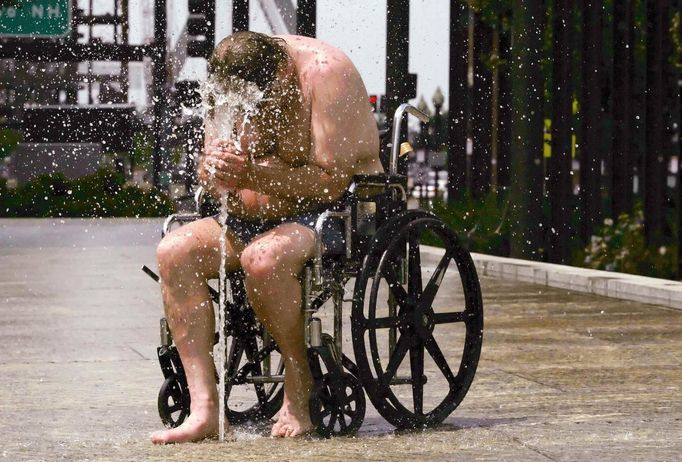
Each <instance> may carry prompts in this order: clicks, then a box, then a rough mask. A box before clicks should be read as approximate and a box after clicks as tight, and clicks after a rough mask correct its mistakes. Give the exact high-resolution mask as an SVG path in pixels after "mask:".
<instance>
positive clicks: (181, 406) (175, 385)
mask: <svg viewBox="0 0 682 462" xmlns="http://www.w3.org/2000/svg"><path fill="white" fill-rule="evenodd" d="M189 404H190V397H189V391H188V390H187V388H186V386H184V385H183V384H182V383H181V381H180V380H178V378H177V376H176V375H175V374H173V375H171V376H169V377H168V378H166V380H164V381H163V384H162V385H161V389H160V390H159V400H158V408H159V417H161V421H162V422H163V424H164V425H165V426H166V427H168V428H175V427H177V426H178V425H180V424H181V423H182V422H184V421H185V419H186V418H187V416H188V415H189Z"/></svg>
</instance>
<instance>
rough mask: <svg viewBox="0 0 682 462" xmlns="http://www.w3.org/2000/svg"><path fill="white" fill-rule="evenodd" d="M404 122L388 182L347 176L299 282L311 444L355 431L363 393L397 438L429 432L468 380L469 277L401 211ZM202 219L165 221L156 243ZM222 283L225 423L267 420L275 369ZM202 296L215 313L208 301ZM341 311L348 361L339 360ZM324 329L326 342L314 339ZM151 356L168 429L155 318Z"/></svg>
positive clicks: (168, 386)
mask: <svg viewBox="0 0 682 462" xmlns="http://www.w3.org/2000/svg"><path fill="white" fill-rule="evenodd" d="M406 113H407V114H411V115H413V116H416V117H417V118H419V119H420V120H421V121H422V122H428V117H427V116H426V115H425V114H423V113H421V112H420V111H419V110H417V109H416V108H414V107H413V106H411V105H409V104H402V105H401V106H400V107H399V108H398V109H397V110H396V113H395V117H394V119H393V120H394V123H393V131H392V143H391V144H390V145H389V147H390V148H391V151H390V163H389V168H388V173H386V174H381V175H356V176H355V177H354V178H353V180H352V183H351V185H350V187H349V188H348V190H347V192H346V194H345V196H344V198H343V200H342V201H341V203H340V205H339V206H338V207H334V208H333V209H330V210H328V211H326V212H324V213H323V214H322V215H321V216H320V217H319V219H318V220H317V223H316V225H315V235H316V244H315V254H314V257H313V258H312V259H311V260H310V261H309V262H307V263H306V265H305V268H304V271H303V274H302V275H301V276H300V277H301V282H302V290H303V294H302V295H303V297H302V300H303V302H302V310H303V314H304V329H305V334H304V335H305V342H306V347H307V351H308V357H309V362H310V368H311V372H312V375H313V379H314V387H313V390H312V393H311V397H310V403H309V404H310V414H311V420H312V422H313V424H314V425H315V427H316V431H317V433H318V434H320V435H321V436H325V437H329V436H338V435H350V434H353V433H355V432H357V430H358V429H359V428H360V427H361V425H362V423H363V420H364V417H365V411H366V402H365V393H366V395H367V396H368V397H369V399H370V401H371V403H372V404H373V405H374V407H375V408H376V410H377V411H378V413H379V414H380V415H381V416H382V417H383V418H384V419H385V420H386V421H388V422H389V423H390V424H392V425H393V426H395V427H397V428H399V429H407V428H424V427H430V426H434V425H437V424H439V423H441V422H442V421H443V420H444V419H445V418H446V417H448V416H449V415H450V414H451V413H452V412H453V411H454V410H455V408H457V406H458V405H459V404H460V403H461V401H462V400H463V398H464V396H465V395H466V393H467V391H468V390H469V387H470V385H471V383H472V381H473V378H474V375H475V373H476V368H477V365H478V360H479V356H480V352H481V343H482V336H483V303H482V298H481V289H480V284H479V280H478V276H477V274H476V269H475V267H474V264H473V261H472V259H471V256H470V254H469V252H468V251H467V250H466V249H465V248H464V247H463V245H462V243H461V241H460V240H459V239H458V237H457V235H456V234H455V233H454V232H453V231H452V230H451V229H450V228H449V227H448V226H447V225H446V224H445V223H443V221H442V220H440V219H439V218H438V217H436V216H434V215H432V214H430V213H428V212H425V211H422V210H414V209H409V210H408V208H407V193H406V183H407V181H406V177H404V176H402V175H399V174H397V164H398V156H399V150H400V151H403V152H402V153H401V154H403V153H404V151H409V150H410V149H411V148H410V147H409V144H407V143H403V144H402V145H400V124H401V121H402V119H403V116H404V114H406ZM399 146H400V148H399ZM201 217H202V214H200V213H189V214H175V215H171V216H170V217H168V219H167V220H166V222H165V223H164V230H163V232H164V233H166V232H168V231H169V229H170V228H171V226H172V225H173V224H176V223H187V222H190V221H193V220H196V219H199V218H201ZM334 226H336V228H335V229H336V230H337V231H338V232H337V234H338V235H341V236H342V238H341V244H342V245H341V246H340V247H341V248H340V249H336V250H337V251H336V252H332V251H330V250H329V249H327V248H325V245H324V243H323V242H324V239H323V237H324V233H325V232H327V231H328V230H329V229H332V228H333V227H334ZM143 269H144V270H145V272H147V274H149V275H150V276H151V277H152V278H154V279H156V280H157V281H158V277H157V276H156V274H154V273H153V272H152V271H151V270H149V268H147V267H143ZM226 277H227V279H228V281H229V288H230V292H231V294H230V295H231V297H228V298H229V300H227V301H226V302H225V303H224V306H222V307H220V306H219V307H218V309H223V310H224V313H225V320H226V322H225V325H224V326H222V329H223V330H222V333H223V335H224V338H225V339H226V341H227V343H226V345H227V346H226V354H225V355H224V356H225V364H224V365H225V380H224V386H225V390H224V391H225V393H224V396H225V398H224V404H225V406H224V408H225V414H226V417H227V419H228V421H229V422H230V423H232V424H240V423H246V422H258V421H260V420H264V419H270V418H272V417H273V416H274V415H275V413H276V412H277V411H278V410H279V408H280V406H281V404H282V399H283V381H284V366H283V361H282V359H281V357H280V356H279V350H278V347H277V344H276V342H275V341H274V339H273V338H272V337H271V336H270V335H269V334H268V333H267V332H266V330H265V329H264V328H263V326H262V325H261V324H260V323H259V322H258V320H257V319H256V317H255V315H254V313H253V310H252V309H251V308H250V307H249V302H248V300H247V297H246V292H245V289H244V275H243V273H241V272H234V273H228V274H227V275H226ZM351 285H352V287H353V288H352V293H351V294H350V295H347V294H346V286H351ZM210 292H211V296H212V298H213V300H214V301H215V302H216V303H218V301H219V297H218V292H217V291H216V290H215V289H213V288H210ZM439 292H441V296H439ZM443 294H444V295H443ZM327 302H330V303H331V305H332V306H333V313H332V314H333V316H331V317H330V316H325V314H326V313H324V310H321V308H322V307H323V305H325V304H326V303H327ZM348 307H350V333H351V340H352V347H353V348H352V349H353V359H351V357H349V356H347V355H346V354H344V352H343V343H344V342H343V338H344V328H343V322H342V321H343V317H344V311H345V312H346V313H347V311H348ZM323 318H324V321H326V323H327V324H331V326H330V328H331V333H327V332H323ZM330 318H331V319H330ZM218 328H221V327H220V326H219V327H218ZM217 339H218V333H216V343H217ZM157 351H158V358H159V363H160V365H161V371H162V373H163V376H164V381H163V384H162V386H161V389H160V390H159V396H158V410H159V416H160V417H161V420H162V421H163V423H164V424H165V425H166V426H168V427H175V426H178V425H180V424H181V423H182V422H183V421H184V419H185V418H186V417H187V416H188V415H189V412H190V396H189V392H188V389H187V380H186V378H185V372H184V369H183V365H182V362H181V361H180V357H179V355H178V352H177V349H176V347H175V346H174V345H173V339H172V333H171V332H170V330H169V328H168V324H167V323H166V320H165V318H162V319H161V345H160V346H159V347H158V350H157ZM408 357H409V360H408V359H407V358H408ZM408 363H409V364H408Z"/></svg>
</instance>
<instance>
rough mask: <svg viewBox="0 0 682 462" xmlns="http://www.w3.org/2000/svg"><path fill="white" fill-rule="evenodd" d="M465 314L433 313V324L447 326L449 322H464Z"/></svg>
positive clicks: (463, 312) (462, 312) (461, 312)
mask: <svg viewBox="0 0 682 462" xmlns="http://www.w3.org/2000/svg"><path fill="white" fill-rule="evenodd" d="M466 318H467V316H466V312H465V311H458V312H455V313H434V314H433V323H434V324H447V323H451V322H464V321H466Z"/></svg>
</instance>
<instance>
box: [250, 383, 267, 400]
mask: <svg viewBox="0 0 682 462" xmlns="http://www.w3.org/2000/svg"><path fill="white" fill-rule="evenodd" d="M253 387H254V388H255V389H256V396H257V397H258V402H259V403H261V404H263V403H267V402H268V394H267V393H266V392H265V386H264V385H263V384H262V383H254V384H253Z"/></svg>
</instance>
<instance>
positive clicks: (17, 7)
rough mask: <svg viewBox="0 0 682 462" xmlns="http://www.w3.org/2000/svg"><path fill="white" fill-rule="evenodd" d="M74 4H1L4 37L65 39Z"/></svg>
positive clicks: (48, 0) (66, 0) (7, 0)
mask: <svg viewBox="0 0 682 462" xmlns="http://www.w3.org/2000/svg"><path fill="white" fill-rule="evenodd" d="M71 2H72V0H0V37H52V38H58V37H64V36H66V35H68V34H69V32H70V31H71Z"/></svg>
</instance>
